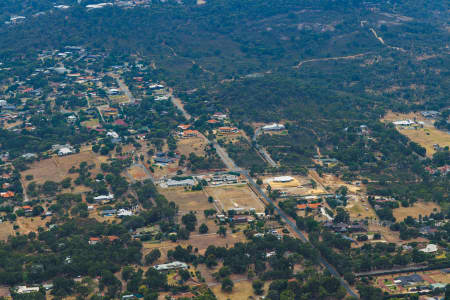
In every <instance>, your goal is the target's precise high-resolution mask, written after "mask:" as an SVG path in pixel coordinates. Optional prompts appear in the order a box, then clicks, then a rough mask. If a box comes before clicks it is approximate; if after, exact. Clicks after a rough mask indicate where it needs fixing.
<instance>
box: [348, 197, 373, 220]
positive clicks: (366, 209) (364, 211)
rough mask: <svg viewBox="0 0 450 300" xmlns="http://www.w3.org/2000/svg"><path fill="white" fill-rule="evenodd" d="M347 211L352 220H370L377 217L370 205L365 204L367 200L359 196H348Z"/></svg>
mask: <svg viewBox="0 0 450 300" xmlns="http://www.w3.org/2000/svg"><path fill="white" fill-rule="evenodd" d="M347 210H348V212H349V213H350V218H351V219H352V220H354V219H359V220H361V219H366V218H369V219H370V218H372V219H376V218H377V216H376V214H375V212H374V210H373V208H372V207H371V205H370V204H369V203H368V202H367V200H365V199H363V198H362V197H359V196H353V195H352V196H350V197H349V198H348V200H347Z"/></svg>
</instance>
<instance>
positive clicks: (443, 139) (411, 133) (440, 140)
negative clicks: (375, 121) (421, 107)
mask: <svg viewBox="0 0 450 300" xmlns="http://www.w3.org/2000/svg"><path fill="white" fill-rule="evenodd" d="M408 119H410V120H416V121H422V122H424V123H425V124H424V126H423V128H397V130H398V131H399V132H400V133H401V134H403V135H405V136H407V137H408V138H409V139H411V141H413V142H416V143H418V144H420V145H421V146H422V147H424V148H425V149H427V156H429V157H431V156H432V155H433V154H434V153H435V152H436V151H435V150H434V148H433V145H434V144H439V146H441V147H445V146H448V147H450V134H448V133H446V132H444V131H441V130H438V129H436V128H435V127H434V126H433V121H432V120H430V119H425V118H423V117H422V115H420V114H419V113H409V114H398V113H393V112H389V113H388V114H386V116H384V118H383V119H381V121H382V122H393V121H399V120H408Z"/></svg>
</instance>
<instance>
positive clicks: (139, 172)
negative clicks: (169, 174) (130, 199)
mask: <svg viewBox="0 0 450 300" xmlns="http://www.w3.org/2000/svg"><path fill="white" fill-rule="evenodd" d="M128 173H129V174H130V176H131V177H133V179H134V180H136V181H142V180H145V179H149V178H150V177H149V176H148V175H147V173H146V172H145V170H144V167H143V166H141V165H133V166H131V167H130V168H129V169H128Z"/></svg>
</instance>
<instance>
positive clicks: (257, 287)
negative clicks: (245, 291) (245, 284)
mask: <svg viewBox="0 0 450 300" xmlns="http://www.w3.org/2000/svg"><path fill="white" fill-rule="evenodd" d="M263 286H264V282H262V281H261V280H259V279H256V280H255V281H253V282H252V287H253V291H254V292H255V294H256V295H262V294H263V293H264V290H263Z"/></svg>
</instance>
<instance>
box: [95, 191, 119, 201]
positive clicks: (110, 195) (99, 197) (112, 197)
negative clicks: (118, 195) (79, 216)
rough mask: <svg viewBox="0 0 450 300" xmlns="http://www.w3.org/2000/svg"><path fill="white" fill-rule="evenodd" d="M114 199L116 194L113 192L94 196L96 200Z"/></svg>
mask: <svg viewBox="0 0 450 300" xmlns="http://www.w3.org/2000/svg"><path fill="white" fill-rule="evenodd" d="M113 199H114V195H113V194H111V193H110V194H108V195H100V196H97V197H94V200H95V201H102V200H113Z"/></svg>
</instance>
